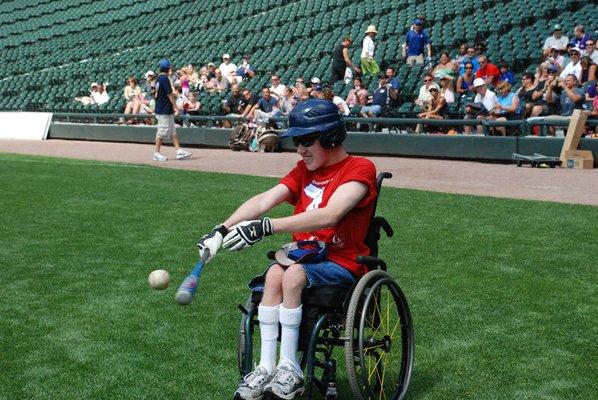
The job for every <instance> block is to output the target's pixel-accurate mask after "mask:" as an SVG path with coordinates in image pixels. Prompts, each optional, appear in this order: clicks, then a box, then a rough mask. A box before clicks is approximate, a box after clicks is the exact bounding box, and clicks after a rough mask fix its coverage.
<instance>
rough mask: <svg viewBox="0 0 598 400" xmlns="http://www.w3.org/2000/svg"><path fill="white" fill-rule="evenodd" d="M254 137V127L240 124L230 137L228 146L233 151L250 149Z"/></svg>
mask: <svg viewBox="0 0 598 400" xmlns="http://www.w3.org/2000/svg"><path fill="white" fill-rule="evenodd" d="M252 138H253V129H252V128H251V127H249V125H248V124H239V125H237V126H235V128H234V129H233V131H232V132H231V134H230V136H229V137H228V147H229V148H230V149H231V150H232V151H248V150H249V143H250V142H251V139H252Z"/></svg>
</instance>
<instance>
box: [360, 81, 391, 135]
mask: <svg viewBox="0 0 598 400" xmlns="http://www.w3.org/2000/svg"><path fill="white" fill-rule="evenodd" d="M389 100H390V94H389V89H388V77H387V76H386V74H380V75H379V76H378V88H376V90H374V92H373V93H372V99H371V101H370V102H368V105H367V106H365V107H362V108H361V110H360V111H359V114H360V115H361V116H362V117H363V118H376V117H377V116H379V115H380V114H382V112H383V111H384V110H385V109H386V107H387V106H388V102H389ZM373 130H374V129H373V125H370V131H373Z"/></svg>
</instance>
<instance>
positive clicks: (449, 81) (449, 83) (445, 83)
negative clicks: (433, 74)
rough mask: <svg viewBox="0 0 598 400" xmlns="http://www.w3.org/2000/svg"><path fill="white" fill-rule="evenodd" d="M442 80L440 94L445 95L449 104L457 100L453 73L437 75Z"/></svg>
mask: <svg viewBox="0 0 598 400" xmlns="http://www.w3.org/2000/svg"><path fill="white" fill-rule="evenodd" d="M437 78H438V79H439V80H440V95H441V96H442V97H444V99H445V100H446V103H447V104H453V103H454V102H455V92H454V91H453V77H452V75H448V74H444V73H441V74H439V75H438V76H437Z"/></svg>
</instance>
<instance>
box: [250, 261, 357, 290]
mask: <svg viewBox="0 0 598 400" xmlns="http://www.w3.org/2000/svg"><path fill="white" fill-rule="evenodd" d="M275 264H276V263H272V264H270V266H269V267H268V268H267V269H266V271H264V273H263V274H261V275H258V276H256V277H255V278H253V279H252V280H251V282H249V289H251V291H253V292H263V291H264V284H265V283H266V274H267V273H268V270H269V269H270V267H271V266H272V265H275ZM301 265H302V266H303V271H305V275H306V276H307V286H306V287H308V288H313V287H319V286H351V285H352V284H353V283H355V277H354V276H353V274H352V273H351V272H349V270H348V269H346V268H343V267H341V266H340V265H338V264H337V263H334V262H332V261H328V260H324V261H322V262H319V263H316V264H307V263H306V264H301ZM283 268H285V267H283Z"/></svg>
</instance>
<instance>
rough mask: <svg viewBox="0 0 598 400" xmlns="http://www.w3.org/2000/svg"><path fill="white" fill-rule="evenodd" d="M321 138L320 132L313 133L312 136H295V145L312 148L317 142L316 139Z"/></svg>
mask: <svg viewBox="0 0 598 400" xmlns="http://www.w3.org/2000/svg"><path fill="white" fill-rule="evenodd" d="M319 138H320V132H316V133H312V134H311V135H305V136H293V143H294V144H295V146H296V147H299V145H301V146H303V147H311V146H313V145H314V143H315V142H316V139H319Z"/></svg>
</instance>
